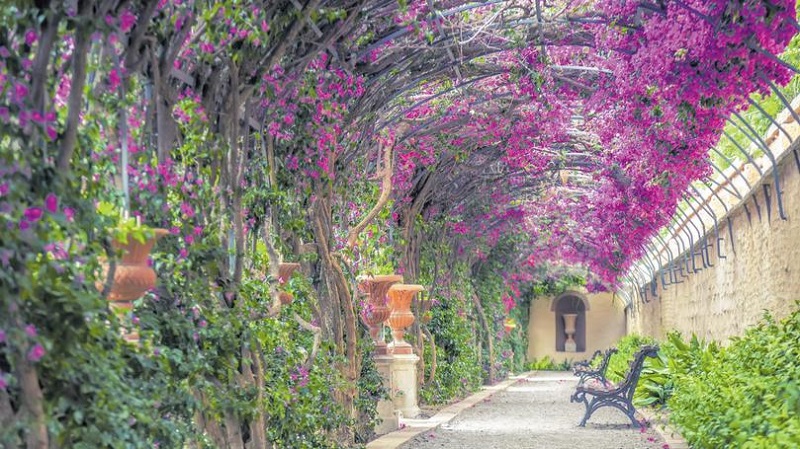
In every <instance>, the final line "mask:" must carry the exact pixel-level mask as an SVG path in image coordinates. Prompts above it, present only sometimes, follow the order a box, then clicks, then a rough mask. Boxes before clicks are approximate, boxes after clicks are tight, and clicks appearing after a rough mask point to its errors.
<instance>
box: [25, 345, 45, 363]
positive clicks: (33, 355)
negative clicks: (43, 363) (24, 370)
mask: <svg viewBox="0 0 800 449" xmlns="http://www.w3.org/2000/svg"><path fill="white" fill-rule="evenodd" d="M44 354H45V350H44V347H43V346H42V345H40V344H39V343H36V344H35V345H33V347H32V348H31V350H30V351H28V360H30V361H31V362H38V361H39V360H41V359H42V357H44Z"/></svg>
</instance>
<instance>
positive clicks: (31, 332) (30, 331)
mask: <svg viewBox="0 0 800 449" xmlns="http://www.w3.org/2000/svg"><path fill="white" fill-rule="evenodd" d="M25 335H27V336H28V337H31V338H35V337H36V335H37V333H36V326H34V325H33V324H29V325H27V326H25Z"/></svg>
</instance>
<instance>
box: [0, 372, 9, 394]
mask: <svg viewBox="0 0 800 449" xmlns="http://www.w3.org/2000/svg"><path fill="white" fill-rule="evenodd" d="M6 388H8V381H7V380H6V374H5V373H3V372H0V390H2V391H5V389H6Z"/></svg>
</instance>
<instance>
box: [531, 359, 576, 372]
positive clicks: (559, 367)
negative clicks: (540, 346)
mask: <svg viewBox="0 0 800 449" xmlns="http://www.w3.org/2000/svg"><path fill="white" fill-rule="evenodd" d="M571 367H572V361H571V360H564V361H562V362H558V363H556V361H555V360H553V358H552V357H550V356H545V357H542V358H541V359H536V358H534V359H533V360H531V361H530V362H528V369H529V370H531V371H569V370H570V369H571Z"/></svg>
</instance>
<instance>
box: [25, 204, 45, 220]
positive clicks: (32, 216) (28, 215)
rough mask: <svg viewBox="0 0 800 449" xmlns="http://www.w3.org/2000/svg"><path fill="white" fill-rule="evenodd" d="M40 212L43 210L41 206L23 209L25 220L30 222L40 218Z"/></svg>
mask: <svg viewBox="0 0 800 449" xmlns="http://www.w3.org/2000/svg"><path fill="white" fill-rule="evenodd" d="M42 214H43V212H42V208H41V207H29V208H27V209H25V213H24V214H23V215H24V216H25V220H27V221H29V222H31V223H36V222H37V221H39V219H40V218H42Z"/></svg>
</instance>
